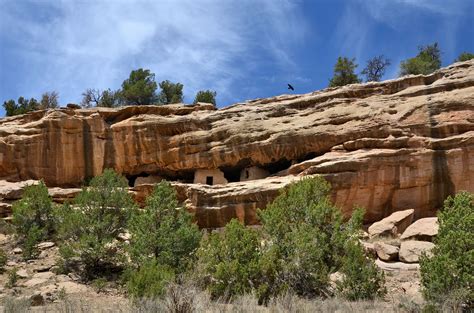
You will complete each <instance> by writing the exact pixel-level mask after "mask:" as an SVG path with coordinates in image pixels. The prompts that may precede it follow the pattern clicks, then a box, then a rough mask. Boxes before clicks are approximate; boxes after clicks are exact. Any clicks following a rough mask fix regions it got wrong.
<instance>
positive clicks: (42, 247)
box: [36, 241, 55, 250]
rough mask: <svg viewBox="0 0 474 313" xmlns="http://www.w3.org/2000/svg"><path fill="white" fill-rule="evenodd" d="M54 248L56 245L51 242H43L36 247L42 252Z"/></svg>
mask: <svg viewBox="0 0 474 313" xmlns="http://www.w3.org/2000/svg"><path fill="white" fill-rule="evenodd" d="M54 246H55V243H54V242H51V241H45V242H41V243H39V244H37V245H36V247H37V248H38V249H40V250H45V249H49V248H52V247H54Z"/></svg>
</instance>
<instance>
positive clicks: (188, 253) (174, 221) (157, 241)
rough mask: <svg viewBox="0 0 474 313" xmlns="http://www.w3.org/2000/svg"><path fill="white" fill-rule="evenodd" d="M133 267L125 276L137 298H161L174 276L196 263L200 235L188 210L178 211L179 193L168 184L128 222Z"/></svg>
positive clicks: (160, 185)
mask: <svg viewBox="0 0 474 313" xmlns="http://www.w3.org/2000/svg"><path fill="white" fill-rule="evenodd" d="M128 227H129V231H130V235H131V238H130V245H129V247H128V251H129V253H130V257H131V264H130V266H129V269H128V270H127V272H126V274H125V277H124V278H125V280H126V281H127V288H128V291H129V294H130V295H131V296H132V297H134V298H140V297H148V298H151V297H158V296H161V295H162V294H163V291H164V287H165V285H166V284H167V283H169V282H171V281H172V280H173V278H174V275H175V274H176V275H181V274H183V273H184V272H185V271H186V270H187V269H189V267H192V265H193V264H194V261H195V252H196V250H197V248H198V246H199V242H200V240H201V232H200V230H199V228H198V227H197V225H196V224H194V223H193V221H192V216H191V214H189V213H188V212H187V211H186V209H185V208H182V207H178V200H177V197H176V191H175V190H174V188H173V187H172V186H171V185H170V183H168V182H166V181H162V182H160V183H159V184H158V185H156V186H155V188H154V190H153V192H152V194H151V195H150V196H149V197H148V198H147V199H146V206H145V208H144V209H143V210H139V211H135V212H134V214H133V216H132V218H131V219H130V222H129V226H128Z"/></svg>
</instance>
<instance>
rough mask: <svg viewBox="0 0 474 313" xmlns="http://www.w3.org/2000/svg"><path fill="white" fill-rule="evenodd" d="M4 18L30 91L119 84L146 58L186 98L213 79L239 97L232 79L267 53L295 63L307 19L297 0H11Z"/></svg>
mask: <svg viewBox="0 0 474 313" xmlns="http://www.w3.org/2000/svg"><path fill="white" fill-rule="evenodd" d="M0 1H1V0H0ZM2 5H3V3H2ZM37 9H39V10H40V11H41V12H38V11H37ZM40 13H41V14H40ZM42 14H44V15H42ZM0 20H2V21H1V22H0V35H1V36H2V37H4V38H5V37H8V39H9V40H10V41H12V42H14V43H15V45H16V47H10V48H12V49H17V50H18V58H19V60H20V62H23V63H24V65H25V64H27V65H28V67H29V69H30V72H29V73H25V74H26V75H25V76H26V78H25V80H24V82H23V83H22V84H21V86H22V88H23V89H24V94H28V93H30V94H37V95H39V94H40V93H41V92H43V91H45V90H50V89H55V90H58V91H59V92H60V93H61V96H62V101H78V100H79V98H80V94H81V92H82V91H83V90H84V89H86V88H108V87H111V88H118V87H119V86H120V83H121V82H122V81H123V79H124V78H126V76H127V75H128V74H129V73H130V71H131V70H132V69H135V68H138V67H145V68H149V69H151V70H152V71H153V72H155V73H156V79H157V81H161V80H164V79H170V80H172V81H179V82H182V83H183V84H184V86H185V95H186V98H185V101H187V102H191V101H192V100H193V99H192V97H193V95H194V93H195V92H196V91H197V90H199V89H208V88H210V89H215V90H217V91H218V96H220V97H221V99H224V101H226V100H227V101H229V100H234V99H233V95H234V91H235V90H233V85H234V83H235V82H236V81H237V80H239V79H241V78H242V77H244V76H245V74H246V73H247V72H248V71H249V70H250V69H252V68H253V67H255V63H256V62H258V60H259V58H271V59H272V62H274V63H275V64H277V66H278V67H280V68H281V69H282V70H284V69H285V68H288V67H294V66H295V65H294V64H293V63H292V61H291V56H290V50H291V49H292V45H293V44H294V43H295V42H299V41H301V40H302V39H303V38H304V34H305V31H304V30H305V27H306V26H305V24H304V22H303V19H302V18H301V14H300V13H299V11H298V6H297V5H295V4H294V3H292V2H291V1H290V0H275V1H272V0H268V1H265V0H262V1H240V2H234V1H218V0H215V1H213V0H203V1H196V0H177V1H145V0H137V1H126V0H117V1H112V0H102V1H87V0H82V1H72V0H71V1H66V0H62V1H55V0H42V1H36V2H29V1H26V0H19V1H18V2H7V3H5V5H4V8H3V9H2V13H0Z"/></svg>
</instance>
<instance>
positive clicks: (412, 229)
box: [400, 217, 439, 241]
mask: <svg viewBox="0 0 474 313" xmlns="http://www.w3.org/2000/svg"><path fill="white" fill-rule="evenodd" d="M438 229H439V224H438V218H437V217H425V218H420V219H419V220H417V221H415V222H414V223H413V224H411V225H410V226H408V227H407V229H405V231H404V232H403V234H402V236H401V237H400V239H402V240H421V241H433V237H434V236H436V235H437V234H438Z"/></svg>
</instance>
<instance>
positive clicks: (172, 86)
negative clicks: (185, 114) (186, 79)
mask: <svg viewBox="0 0 474 313" xmlns="http://www.w3.org/2000/svg"><path fill="white" fill-rule="evenodd" d="M160 88H161V92H160V94H159V96H158V101H159V103H162V104H171V103H180V102H183V84H180V83H172V82H170V81H169V80H164V81H162V82H161V83H160Z"/></svg>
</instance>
